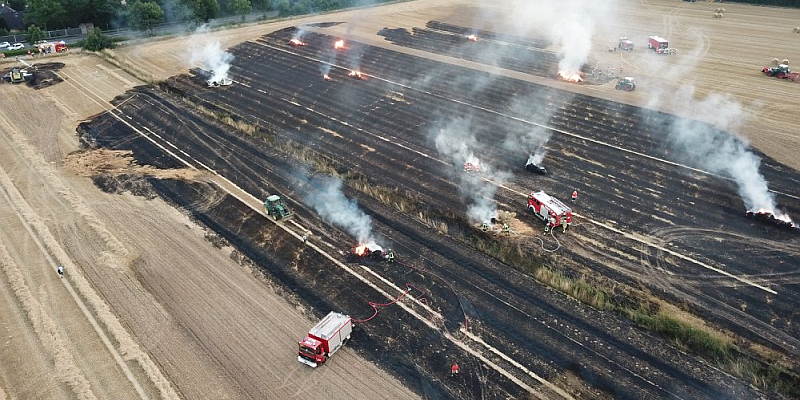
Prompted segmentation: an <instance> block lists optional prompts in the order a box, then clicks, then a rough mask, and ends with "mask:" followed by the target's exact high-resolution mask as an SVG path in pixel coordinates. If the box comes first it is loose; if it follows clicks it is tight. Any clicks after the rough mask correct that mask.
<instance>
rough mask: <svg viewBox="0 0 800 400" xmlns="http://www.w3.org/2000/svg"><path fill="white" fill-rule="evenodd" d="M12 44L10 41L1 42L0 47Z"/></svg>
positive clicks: (3, 47)
mask: <svg viewBox="0 0 800 400" xmlns="http://www.w3.org/2000/svg"><path fill="white" fill-rule="evenodd" d="M9 46H11V43H8V42H0V49H5V48H6V47H9Z"/></svg>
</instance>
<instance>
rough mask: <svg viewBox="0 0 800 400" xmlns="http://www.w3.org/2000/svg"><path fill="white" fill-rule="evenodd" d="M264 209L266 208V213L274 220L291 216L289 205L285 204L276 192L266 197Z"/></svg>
mask: <svg viewBox="0 0 800 400" xmlns="http://www.w3.org/2000/svg"><path fill="white" fill-rule="evenodd" d="M264 209H265V210H267V215H271V216H272V218H273V219H274V220H275V221H280V220H282V219H287V218H291V217H292V215H293V214H292V212H291V211H289V207H287V206H286V203H284V202H283V199H282V198H281V196H278V195H277V194H273V195H271V196H269V197H267V200H266V201H265V202H264Z"/></svg>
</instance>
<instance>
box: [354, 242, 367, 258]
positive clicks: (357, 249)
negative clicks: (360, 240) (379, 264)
mask: <svg viewBox="0 0 800 400" xmlns="http://www.w3.org/2000/svg"><path fill="white" fill-rule="evenodd" d="M367 250H369V249H368V248H367V245H365V244H362V245H360V246H356V247H355V248H353V253H355V254H357V255H359V256H363V255H364V254H366V253H367Z"/></svg>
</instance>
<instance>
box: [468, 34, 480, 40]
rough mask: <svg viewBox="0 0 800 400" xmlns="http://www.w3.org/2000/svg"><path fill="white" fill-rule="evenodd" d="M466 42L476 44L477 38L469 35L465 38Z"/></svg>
mask: <svg viewBox="0 0 800 400" xmlns="http://www.w3.org/2000/svg"><path fill="white" fill-rule="evenodd" d="M467 40H469V41H470V42H477V41H478V37H477V36H475V35H469V36H467Z"/></svg>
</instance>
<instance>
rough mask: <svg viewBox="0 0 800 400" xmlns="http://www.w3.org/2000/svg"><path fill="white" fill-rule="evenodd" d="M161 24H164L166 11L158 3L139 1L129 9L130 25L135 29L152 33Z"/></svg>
mask: <svg viewBox="0 0 800 400" xmlns="http://www.w3.org/2000/svg"><path fill="white" fill-rule="evenodd" d="M160 22H164V10H162V9H161V6H159V5H158V3H155V2H150V1H145V2H141V1H139V0H137V1H136V2H135V3H133V4H131V5H130V7H128V24H129V25H130V26H131V27H133V28H135V29H138V30H140V31H144V30H147V31H150V30H152V29H153V25H155V24H158V23H160Z"/></svg>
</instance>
